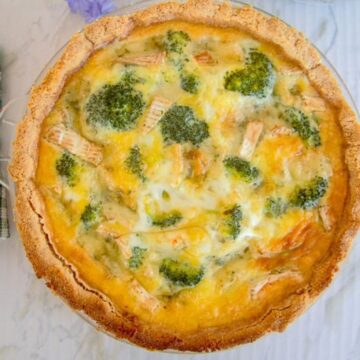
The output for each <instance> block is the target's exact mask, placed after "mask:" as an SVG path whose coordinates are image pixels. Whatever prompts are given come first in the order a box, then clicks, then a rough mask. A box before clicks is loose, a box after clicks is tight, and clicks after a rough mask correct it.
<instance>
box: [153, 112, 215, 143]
mask: <svg viewBox="0 0 360 360" xmlns="http://www.w3.org/2000/svg"><path fill="white" fill-rule="evenodd" d="M160 126H161V133H162V135H163V137H164V139H165V141H167V142H176V143H186V142H190V143H192V144H193V145H199V144H200V143H202V142H203V141H204V140H205V139H206V138H208V137H209V129H208V125H207V123H206V122H204V121H202V120H199V119H197V118H196V116H195V114H194V111H193V109H192V108H191V107H189V106H182V105H173V106H172V107H171V108H170V109H169V110H168V111H167V112H166V113H165V114H164V116H163V117H162V118H161V120H160Z"/></svg>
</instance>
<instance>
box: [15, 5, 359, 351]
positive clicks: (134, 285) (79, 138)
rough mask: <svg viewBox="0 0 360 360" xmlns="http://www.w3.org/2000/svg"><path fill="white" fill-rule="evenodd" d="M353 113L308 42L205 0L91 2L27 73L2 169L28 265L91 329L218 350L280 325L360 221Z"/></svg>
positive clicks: (324, 279) (334, 263)
mask: <svg viewBox="0 0 360 360" xmlns="http://www.w3.org/2000/svg"><path fill="white" fill-rule="evenodd" d="M359 147H360V130H359V126H358V124H357V120H356V116H355V114H354V112H353V111H352V109H351V108H350V107H349V105H348V104H347V102H346V100H345V99H344V97H343V95H342V92H341V89H340V87H339V85H338V84H337V82H336V80H335V79H334V77H333V76H332V74H331V73H330V71H329V70H328V69H327V68H326V67H325V66H324V65H323V64H322V62H321V56H320V55H319V54H318V52H317V51H316V50H315V49H314V48H313V47H312V46H311V45H310V44H309V42H308V41H307V40H306V39H305V38H304V37H303V35H302V34H300V33H299V32H297V31H296V30H295V29H292V28H290V27H289V26H288V25H286V24H284V23H283V22H282V21H280V20H279V19H277V18H275V17H270V16H266V15H264V14H262V13H260V12H258V11H257V10H255V9H253V8H251V7H249V6H243V7H240V8H235V7H232V6H231V5H229V4H228V3H219V2H212V1H209V0H201V1H188V2H186V3H176V2H173V3H162V4H158V5H155V6H153V7H150V8H148V9H145V10H142V11H140V12H137V13H134V14H130V15H126V16H114V17H106V18H102V19H100V20H98V21H96V22H94V23H92V24H90V25H88V26H86V27H85V29H84V30H83V31H82V32H80V33H77V34H75V35H74V36H73V37H72V39H71V40H70V42H69V43H68V45H67V47H66V48H65V50H64V52H63V54H62V55H61V56H60V58H59V59H58V61H57V62H56V64H55V65H54V66H53V68H52V69H51V71H50V72H49V73H48V74H47V75H46V76H45V78H44V79H43V80H42V82H41V83H40V84H39V85H37V86H35V87H34V88H33V89H32V92H31V95H30V99H29V103H28V108H27V112H26V115H25V117H24V119H23V121H22V122H21V123H20V124H19V126H18V129H17V135H16V140H15V143H14V147H13V158H12V164H11V166H10V172H11V175H12V177H13V179H14V180H15V182H16V221H17V226H18V229H19V232H20V235H21V237H22V240H23V243H24V246H25V250H26V253H27V256H28V257H29V259H30V261H31V262H32V264H33V267H34V269H35V272H36V274H37V276H38V277H40V278H43V279H44V280H45V282H46V284H47V286H48V287H49V288H50V289H52V290H53V291H54V292H55V293H56V294H58V295H60V296H61V297H62V298H63V299H64V300H65V301H66V302H67V303H68V304H69V305H70V306H71V307H72V308H73V309H75V310H78V311H81V312H82V313H83V314H85V315H87V316H88V317H89V318H90V319H93V320H94V321H95V322H96V324H97V326H98V328H100V329H102V330H103V331H106V332H108V333H110V334H112V335H113V336H115V337H117V338H119V339H126V340H129V341H131V342H133V343H135V344H137V345H140V346H143V347H146V348H149V349H158V350H163V349H176V350H181V351H214V350H218V349H224V348H227V347H231V346H234V345H237V344H241V343H245V342H250V341H254V340H255V339H257V338H259V337H260V336H262V335H264V334H265V333H268V332H270V331H282V330H284V329H285V327H286V326H287V325H288V324H289V322H290V321H291V320H293V319H294V318H295V317H297V316H298V315H299V314H301V313H302V312H303V311H304V310H305V309H306V307H307V306H308V305H309V304H311V303H312V302H313V301H314V300H315V299H316V298H317V296H318V295H319V294H320V293H321V292H322V290H324V289H325V288H326V286H327V285H329V283H330V281H331V279H332V278H333V276H334V273H335V272H336V271H337V269H338V265H339V263H340V262H341V260H342V259H343V258H344V257H345V255H346V253H347V251H348V249H349V247H350V245H351V240H352V238H353V237H354V235H355V233H356V230H357V228H358V226H359V216H360V215H359V214H360V209H359V207H360V203H359V196H358V193H359V190H358V189H359V186H360V180H359V179H360V178H359V168H360V166H359Z"/></svg>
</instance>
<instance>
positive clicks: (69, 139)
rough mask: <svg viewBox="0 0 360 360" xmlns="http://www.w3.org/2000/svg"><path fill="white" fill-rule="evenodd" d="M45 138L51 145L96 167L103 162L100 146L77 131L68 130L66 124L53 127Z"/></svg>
mask: <svg viewBox="0 0 360 360" xmlns="http://www.w3.org/2000/svg"><path fill="white" fill-rule="evenodd" d="M45 137H46V139H47V140H48V141H50V142H51V143H53V144H56V145H58V146H60V147H62V148H63V149H65V150H67V151H69V152H70V153H72V154H73V155H75V156H78V157H79V158H80V159H82V160H85V161H87V162H89V163H92V164H94V165H96V166H97V165H99V164H100V163H101V161H102V158H103V154H102V148H101V147H100V146H98V145H95V144H93V143H91V142H90V141H88V140H86V139H85V138H83V137H82V136H81V135H79V134H78V133H76V132H75V131H73V130H71V129H68V128H66V126H65V125H64V124H57V125H55V126H53V127H51V128H50V129H49V130H48V132H47V133H46V135H45Z"/></svg>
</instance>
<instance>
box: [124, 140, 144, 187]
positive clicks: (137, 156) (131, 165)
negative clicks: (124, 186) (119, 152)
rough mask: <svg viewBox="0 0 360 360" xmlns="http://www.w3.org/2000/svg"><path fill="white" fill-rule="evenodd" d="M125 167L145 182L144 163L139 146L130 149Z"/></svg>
mask: <svg viewBox="0 0 360 360" xmlns="http://www.w3.org/2000/svg"><path fill="white" fill-rule="evenodd" d="M125 165H126V167H127V168H128V170H129V171H130V172H132V173H133V174H134V175H137V176H138V177H139V178H140V179H141V181H145V180H146V177H145V175H144V162H143V159H142V156H141V153H140V148H139V146H137V145H135V146H133V147H132V148H131V149H130V152H129V155H128V157H127V158H126V160H125Z"/></svg>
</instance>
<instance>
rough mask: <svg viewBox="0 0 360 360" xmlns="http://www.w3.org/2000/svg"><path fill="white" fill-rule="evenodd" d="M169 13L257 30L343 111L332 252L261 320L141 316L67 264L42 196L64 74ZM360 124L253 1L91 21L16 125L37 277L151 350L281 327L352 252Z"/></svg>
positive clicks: (24, 230)
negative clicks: (196, 322)
mask: <svg viewBox="0 0 360 360" xmlns="http://www.w3.org/2000/svg"><path fill="white" fill-rule="evenodd" d="M171 19H179V20H185V21H188V22H193V23H206V24H210V25H214V26H220V27H234V28H239V29H241V30H243V31H245V32H248V33H250V34H252V35H253V36H254V37H256V38H259V39H261V40H264V41H267V42H269V43H271V44H273V45H276V46H277V47H278V48H279V49H280V50H281V51H282V52H283V53H284V54H285V55H286V57H288V58H289V59H291V60H292V61H294V62H296V63H297V64H298V65H299V66H300V67H301V68H302V69H303V71H304V72H305V73H306V74H307V75H308V77H309V79H310V81H311V83H312V85H313V86H314V87H315V88H316V89H317V90H318V92H319V93H320V94H321V96H322V97H324V98H325V99H327V101H328V102H329V103H330V104H331V105H333V107H334V108H335V109H336V111H337V112H338V119H339V123H340V125H341V127H342V130H343V134H344V141H345V147H346V149H345V163H346V165H347V170H348V173H349V189H350V191H349V194H348V197H347V200H346V206H345V210H344V212H343V215H342V219H341V221H340V224H341V226H340V227H339V229H338V230H337V234H336V236H335V240H334V241H333V243H332V246H331V248H330V250H329V251H328V253H327V256H326V257H325V258H324V259H323V260H322V261H321V262H320V263H319V264H318V265H317V268H315V269H314V271H313V277H312V279H311V281H310V283H309V284H308V286H307V287H305V288H302V289H298V290H297V292H296V293H295V294H293V295H292V296H290V297H288V298H287V299H285V300H283V301H282V303H279V304H274V306H273V308H272V309H271V310H269V311H268V313H266V314H265V315H264V316H263V317H262V318H261V319H254V321H253V322H252V323H247V324H246V326H244V324H236V323H235V324H231V325H227V326H224V327H216V328H207V329H202V330H198V331H197V332H196V333H190V334H187V335H182V336H181V338H180V337H178V336H176V334H173V333H171V332H170V331H169V330H167V329H164V328H161V327H160V326H155V325H152V324H144V323H141V321H140V320H139V319H137V318H136V317H134V316H132V315H131V314H128V313H126V312H125V311H122V312H121V311H120V310H119V309H115V308H114V306H112V304H111V301H110V300H109V299H107V298H106V297H105V296H104V295H103V294H101V293H99V292H97V291H95V290H93V289H91V288H89V286H88V285H87V284H84V283H83V282H82V281H81V279H80V278H79V276H78V274H77V273H76V269H74V268H73V267H72V266H71V265H70V264H68V263H67V262H66V260H65V259H64V258H62V257H61V255H60V254H58V253H57V251H56V249H55V247H54V245H53V244H52V242H51V228H50V225H49V224H50V223H49V221H47V216H46V211H45V209H44V202H43V200H42V198H41V195H40V193H39V191H38V190H37V189H36V186H35V185H34V182H33V179H34V177H35V171H36V167H37V156H38V140H39V136H40V127H41V124H42V122H43V120H44V118H45V117H46V116H47V114H48V113H49V112H50V111H51V109H52V108H53V106H54V104H55V102H56V100H57V98H58V96H59V94H60V93H61V90H62V88H63V85H64V82H65V81H66V79H67V78H68V77H69V76H70V75H71V74H72V73H73V72H75V71H76V70H77V69H79V68H80V67H81V66H82V64H83V63H84V62H85V61H86V59H87V58H88V57H89V55H90V54H91V53H92V52H94V51H95V50H96V49H98V48H101V47H103V46H105V45H106V44H108V43H110V42H112V41H114V40H115V39H119V38H120V39H121V38H124V37H126V36H128V35H129V34H130V32H131V31H132V30H133V29H134V28H136V27H142V26H148V25H150V24H154V23H158V22H164V21H167V20H171ZM359 147H360V127H359V125H358V124H357V122H356V116H355V114H354V112H353V111H352V110H351V108H350V107H349V106H348V105H347V103H346V101H345V100H344V98H343V96H342V93H341V90H340V88H339V86H338V84H337V82H336V80H335V79H334V78H333V76H332V74H331V73H330V72H329V71H328V70H327V68H326V67H325V66H323V65H322V64H321V57H320V55H319V54H318V52H317V51H316V50H315V49H314V48H313V47H312V46H311V45H310V44H309V43H308V42H307V40H306V39H305V38H304V37H303V35H302V34H300V33H299V32H298V31H296V30H295V29H292V28H290V27H289V26H287V25H286V24H284V23H283V22H282V21H280V20H278V19H277V18H273V17H268V16H265V15H263V14H261V13H259V12H258V11H256V10H254V9H253V8H251V7H249V6H244V7H241V8H237V9H236V8H232V7H231V6H230V5H228V4H227V3H220V4H219V3H215V2H212V1H210V0H200V1H195V0H192V1H189V2H187V3H185V4H179V3H165V4H160V5H155V6H153V7H150V8H148V9H146V10H143V11H140V12H138V13H135V14H133V15H129V16H123V17H107V18H103V19H101V20H98V21H96V22H95V23H93V24H90V25H88V26H87V27H86V28H85V29H84V31H83V32H82V33H79V34H75V35H74V36H73V38H72V39H71V41H70V42H69V44H68V46H67V47H66V49H65V51H64V53H63V55H62V56H61V57H60V59H59V60H58V61H57V63H56V64H55V66H54V67H53V69H52V70H51V71H50V72H49V73H48V75H47V76H46V77H45V79H44V80H43V81H42V82H41V84H40V85H38V86H36V87H35V88H34V89H33V90H32V92H31V96H30V100H29V105H28V111H27V114H26V116H25V117H24V119H23V121H22V122H21V123H20V124H19V126H18V128H17V135H16V140H15V142H14V146H13V159H12V163H11V165H10V169H9V170H10V173H11V175H12V177H13V179H14V180H15V182H16V184H17V189H16V222H17V227H18V230H19V232H20V234H21V237H22V239H23V243H24V246H25V250H26V253H27V256H28V257H29V259H30V261H31V262H32V264H33V266H34V269H35V271H36V274H37V276H38V277H40V278H43V279H44V280H45V281H46V283H47V285H48V287H49V288H51V289H52V290H54V292H55V293H56V294H58V295H60V296H61V297H62V298H63V299H65V300H66V301H67V303H68V304H69V305H70V306H71V307H72V308H74V309H76V310H80V311H83V312H84V313H85V314H87V315H89V316H90V317H91V318H93V319H95V320H96V322H97V324H98V326H99V327H100V328H101V329H102V330H104V331H107V332H109V333H111V334H113V335H115V336H116V337H118V338H124V339H128V340H130V341H132V342H134V343H136V344H138V345H140V346H144V347H147V348H150V349H167V348H171V349H178V350H189V351H212V350H217V349H223V348H227V347H230V346H233V345H237V344H240V343H245V342H250V341H254V340H256V339H257V338H258V337H260V336H262V335H264V334H265V333H267V332H270V331H282V330H284V329H285V327H286V326H287V325H288V324H289V322H290V321H291V320H293V319H294V318H295V317H297V316H298V315H299V314H300V313H301V312H303V311H304V310H305V309H306V307H307V306H308V305H309V304H310V303H311V302H313V301H314V300H315V298H316V297H317V296H318V295H319V294H320V293H321V291H322V290H323V289H324V288H325V287H326V286H328V285H329V283H330V281H331V280H332V278H333V276H334V274H335V272H336V271H337V269H338V265H339V263H340V261H342V260H343V259H344V257H345V255H346V254H347V252H348V250H349V248H350V245H351V241H352V239H353V237H354V235H355V233H356V231H357V229H358V227H359V223H360V201H359V198H360V197H359V191H360V190H359V189H360V176H359V174H360V155H359V154H360V152H359V150H360V149H359Z"/></svg>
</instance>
